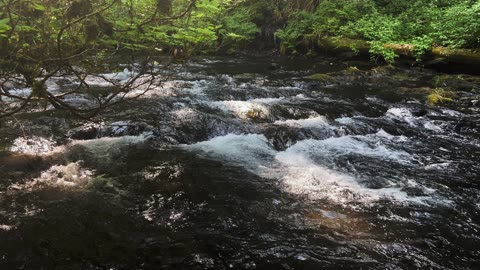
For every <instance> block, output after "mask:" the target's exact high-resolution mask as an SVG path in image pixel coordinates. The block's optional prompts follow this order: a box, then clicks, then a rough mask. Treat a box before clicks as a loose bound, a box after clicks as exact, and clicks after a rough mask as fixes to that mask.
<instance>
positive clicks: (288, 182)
mask: <svg viewBox="0 0 480 270" xmlns="http://www.w3.org/2000/svg"><path fill="white" fill-rule="evenodd" d="M276 160H277V161H278V162H279V164H278V165H277V167H276V168H273V169H270V170H267V171H266V172H264V174H263V176H264V177H274V178H279V179H280V180H281V183H282V185H283V187H284V189H285V190H286V191H288V192H290V193H293V194H297V195H304V196H307V197H308V198H309V199H311V200H329V201H332V202H335V203H340V204H348V203H359V202H360V203H367V204H368V203H374V202H376V201H379V200H390V201H394V202H398V203H404V202H414V203H423V202H422V199H421V198H418V197H410V196H408V194H406V193H405V192H403V191H402V190H401V187H388V188H381V189H370V188H367V187H364V186H363V185H361V184H360V183H359V182H357V180H356V179H355V178H354V177H352V176H349V175H346V174H342V173H339V172H336V171H334V170H331V169H328V168H326V167H324V166H321V165H318V164H316V163H315V162H313V161H312V160H311V159H309V158H308V157H307V156H306V155H305V154H304V153H302V152H296V151H289V149H287V151H285V152H282V153H279V154H278V155H277V156H276Z"/></svg>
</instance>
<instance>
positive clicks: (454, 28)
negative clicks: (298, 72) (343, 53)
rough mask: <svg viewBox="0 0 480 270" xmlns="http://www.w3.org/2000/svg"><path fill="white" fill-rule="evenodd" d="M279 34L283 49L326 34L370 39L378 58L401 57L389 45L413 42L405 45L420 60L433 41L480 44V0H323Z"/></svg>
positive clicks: (467, 45)
mask: <svg viewBox="0 0 480 270" xmlns="http://www.w3.org/2000/svg"><path fill="white" fill-rule="evenodd" d="M276 36H277V37H278V38H279V39H280V40H281V42H282V43H281V44H282V51H283V52H293V53H296V52H297V50H298V48H300V47H309V48H312V47H315V45H316V42H314V41H313V40H315V39H317V40H318V39H321V38H322V37H346V38H351V39H359V40H365V41H368V42H369V43H370V52H371V54H372V59H374V60H377V59H378V58H379V56H380V57H382V58H384V60H386V61H387V62H392V61H394V59H395V58H396V57H398V56H397V55H396V53H395V51H394V49H392V47H391V46H388V44H398V45H399V46H401V45H402V44H403V45H406V44H408V45H411V46H404V47H409V48H412V49H411V53H412V54H413V55H414V56H415V57H416V58H417V59H418V60H420V59H421V58H422V56H423V55H424V54H425V53H427V52H429V51H430V50H431V49H432V47H434V46H446V47H453V48H479V47H480V1H478V0H476V1H468V0H453V1H446V0H414V1H389V0H355V1H346V0H340V1H338V0H337V1H335V0H323V1H320V3H319V4H318V6H317V7H316V9H314V10H313V11H303V10H302V11H297V12H294V13H292V14H291V16H289V18H288V23H287V25H286V27H284V28H282V29H279V30H278V31H277V32H276ZM385 45H387V46H385ZM352 50H354V51H355V48H352Z"/></svg>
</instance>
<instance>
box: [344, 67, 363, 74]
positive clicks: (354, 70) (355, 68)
mask: <svg viewBox="0 0 480 270" xmlns="http://www.w3.org/2000/svg"><path fill="white" fill-rule="evenodd" d="M345 71H346V72H348V73H358V72H362V71H361V70H360V69H358V68H357V67H348V68H347V69H346V70H345Z"/></svg>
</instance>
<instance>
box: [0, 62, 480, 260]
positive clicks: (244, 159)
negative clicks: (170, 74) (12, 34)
mask: <svg viewBox="0 0 480 270" xmlns="http://www.w3.org/2000/svg"><path fill="white" fill-rule="evenodd" d="M349 65H350V66H351V65H356V66H358V67H359V68H360V70H358V69H355V68H349V69H347V68H348V67H349ZM172 69H174V71H175V72H176V74H177V77H176V78H175V79H174V80H172V81H169V82H166V83H165V85H164V87H163V88H158V89H155V90H152V91H151V92H149V93H148V94H147V95H146V96H144V97H143V98H141V99H138V100H136V101H132V102H131V103H129V104H123V105H119V106H117V107H115V108H112V109H110V111H106V112H105V113H104V115H103V116H102V119H101V121H102V123H103V124H92V123H81V122H79V121H78V120H74V119H70V118H68V116H67V117H66V116H64V115H62V114H61V113H58V112H55V111H53V110H51V111H47V112H32V113H26V114H24V115H21V116H18V117H17V118H16V119H11V120H8V121H7V122H6V123H5V125H4V127H3V131H5V132H4V133H2V134H6V133H8V134H12V133H13V134H18V136H7V135H5V136H4V137H3V138H2V140H1V144H0V147H1V145H3V148H4V149H5V150H4V151H3V152H2V153H1V154H0V170H1V171H0V176H1V178H2V179H1V182H0V268H1V269H169V268H181V269H323V268H328V269H344V268H345V269H413V268H419V269H420V268H421V269H474V268H476V267H478V266H479V265H480V232H479V230H480V186H479V180H480V141H479V139H480V136H479V127H480V125H479V119H480V109H479V107H478V105H479V104H478V95H479V92H480V85H479V84H478V83H477V84H476V82H478V81H479V80H475V77H469V76H466V77H462V78H463V79H462V81H453V82H451V80H450V81H448V80H445V82H443V86H442V87H453V88H454V90H455V91H456V95H457V100H459V102H458V103H456V104H454V105H451V106H447V105H445V106H431V105H427V104H426V103H425V96H426V94H425V92H426V91H427V92H428V89H430V88H432V87H434V86H433V84H434V83H438V77H439V75H441V74H437V73H436V72H434V71H431V70H425V69H420V68H385V67H380V68H374V67H370V66H369V65H366V64H362V63H337V62H332V63H331V62H330V61H328V59H327V60H324V61H320V62H318V61H317V62H305V61H295V62H288V61H287V62H279V63H274V64H272V61H271V60H269V59H215V60H198V61H194V62H192V63H190V65H188V66H186V67H185V66H174V67H172ZM319 72H321V73H329V74H330V75H329V76H328V77H326V76H324V78H323V79H319V80H311V79H306V78H305V77H306V76H308V75H312V74H314V73H319ZM111 76H115V75H111ZM117 76H120V77H121V76H127V77H128V76H129V72H128V70H126V71H124V72H123V73H120V74H117ZM122 78H123V77H122ZM436 78H437V79H436ZM465 78H467V79H465ZM91 83H93V84H95V81H94V80H92V82H91ZM52 84H54V83H52ZM98 84H99V85H98V87H108V85H102V82H98ZM447 84H448V85H447ZM54 86H55V85H53V86H52V85H50V87H54ZM22 91H23V92H27V93H28V91H29V90H28V89H19V90H18V92H19V93H20V92H22ZM58 91H61V88H59V90H58ZM17 94H18V93H17ZM79 100H80V101H81V102H87V103H88V100H85V99H82V97H78V99H77V100H73V101H71V102H79ZM52 109H53V108H52ZM0 131H1V130H0ZM0 150H1V148H0Z"/></svg>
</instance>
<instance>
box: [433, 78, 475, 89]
mask: <svg viewBox="0 0 480 270" xmlns="http://www.w3.org/2000/svg"><path fill="white" fill-rule="evenodd" d="M432 85H433V87H453V88H455V89H457V90H461V91H479V90H480V77H478V76H471V75H448V74H443V75H439V76H435V77H433V79H432Z"/></svg>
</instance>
